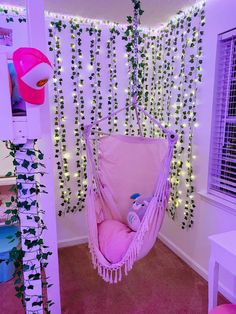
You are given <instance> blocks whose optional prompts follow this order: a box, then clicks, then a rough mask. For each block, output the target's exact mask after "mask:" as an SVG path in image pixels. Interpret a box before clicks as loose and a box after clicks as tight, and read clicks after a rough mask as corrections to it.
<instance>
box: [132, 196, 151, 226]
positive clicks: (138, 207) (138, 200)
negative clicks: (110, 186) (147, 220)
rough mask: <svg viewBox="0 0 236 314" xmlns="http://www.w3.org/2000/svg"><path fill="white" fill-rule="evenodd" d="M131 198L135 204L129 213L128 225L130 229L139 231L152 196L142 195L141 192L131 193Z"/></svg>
mask: <svg viewBox="0 0 236 314" xmlns="http://www.w3.org/2000/svg"><path fill="white" fill-rule="evenodd" d="M130 198H131V199H132V200H133V205H132V207H131V208H130V211H129V213H128V217H127V220H128V225H129V227H130V229H132V230H133V231H137V230H138V228H139V226H140V224H141V221H142V219H143V216H144V214H145V212H146V210H147V207H148V205H149V202H150V200H151V198H150V197H149V198H148V197H144V196H141V194H139V193H135V194H133V195H131V196H130Z"/></svg>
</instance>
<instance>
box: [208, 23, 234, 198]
mask: <svg viewBox="0 0 236 314" xmlns="http://www.w3.org/2000/svg"><path fill="white" fill-rule="evenodd" d="M226 43H228V46H229V45H230V48H228V47H227V49H230V54H229V61H228V68H226V64H225V63H227V61H225V60H226V59H225V60H223V61H222V51H223V49H225V48H224V45H226ZM228 53H229V52H228ZM233 61H234V64H233V63H232V62H233ZM222 64H224V65H225V68H224V69H222ZM233 65H234V66H235V67H236V28H235V29H232V30H230V31H227V32H224V33H222V34H219V35H218V45H217V58H216V75H215V87H214V103H213V112H212V133H211V149H210V158H209V173H208V193H209V194H212V195H215V196H217V197H219V198H221V199H223V200H224V201H229V202H231V203H233V204H236V184H235V186H234V185H232V186H230V185H227V183H228V182H230V179H229V181H227V179H226V181H224V182H223V179H222V172H223V169H222V167H223V166H222V159H223V157H222V154H223V152H222V151H223V149H224V150H225V151H226V153H225V151H224V159H227V158H229V157H228V156H227V154H230V153H231V154H232V150H233V152H234V144H233V148H232V149H231V148H228V147H227V148H224V144H225V141H226V139H227V134H226V127H227V125H228V126H229V123H232V125H233V126H232V128H234V124H235V128H236V115H235V116H233V117H231V116H229V115H228V111H229V104H230V100H229V98H230V88H231V86H232V85H231V84H232V82H233V80H232V76H231V74H232V70H233ZM235 74H236V71H235ZM224 75H225V79H224V80H223V79H222V76H223V78H224ZM226 77H227V78H226ZM234 81H236V76H235V77H234ZM225 83H226V84H227V85H226V86H227V87H226V92H224V93H225V94H226V98H225V100H222V98H223V99H224V97H223V95H222V90H225V89H224V88H225V86H224V87H223V84H225ZM235 88H236V84H235ZM235 93H236V91H235ZM235 97H236V96H235ZM235 107H236V101H235ZM232 130H233V131H232V134H233V135H234V132H235V131H234V129H232ZM217 131H218V133H219V134H220V135H216V134H217ZM228 134H230V133H228ZM230 135H231V134H230ZM233 140H234V139H233ZM235 140H236V133H235ZM235 148H236V146H235ZM229 149H231V152H230V153H229ZM225 155H226V156H225ZM233 155H234V153H233ZM217 156H219V157H217ZM231 156H232V155H230V157H231ZM232 159H233V162H232V163H233V165H232V163H231V164H230V166H229V165H228V164H227V162H228V161H227V162H226V165H227V166H226V165H224V167H225V169H226V170H225V172H226V175H227V174H228V175H229V173H228V172H230V171H231V169H230V170H229V167H232V169H233V175H234V171H235V178H236V168H235V167H236V152H235V158H234V156H233V158H232ZM234 161H235V165H234ZM231 165H232V166H231ZM234 168H235V169H234ZM231 174H232V172H231ZM223 175H224V174H223ZM226 178H228V176H227V177H226ZM233 180H234V177H233ZM231 182H232V180H231ZM217 186H218V187H217ZM224 187H226V188H225V190H227V187H228V191H223V189H224ZM230 189H232V190H234V189H235V193H234V191H231V192H229V190H230ZM234 194H235V195H234Z"/></svg>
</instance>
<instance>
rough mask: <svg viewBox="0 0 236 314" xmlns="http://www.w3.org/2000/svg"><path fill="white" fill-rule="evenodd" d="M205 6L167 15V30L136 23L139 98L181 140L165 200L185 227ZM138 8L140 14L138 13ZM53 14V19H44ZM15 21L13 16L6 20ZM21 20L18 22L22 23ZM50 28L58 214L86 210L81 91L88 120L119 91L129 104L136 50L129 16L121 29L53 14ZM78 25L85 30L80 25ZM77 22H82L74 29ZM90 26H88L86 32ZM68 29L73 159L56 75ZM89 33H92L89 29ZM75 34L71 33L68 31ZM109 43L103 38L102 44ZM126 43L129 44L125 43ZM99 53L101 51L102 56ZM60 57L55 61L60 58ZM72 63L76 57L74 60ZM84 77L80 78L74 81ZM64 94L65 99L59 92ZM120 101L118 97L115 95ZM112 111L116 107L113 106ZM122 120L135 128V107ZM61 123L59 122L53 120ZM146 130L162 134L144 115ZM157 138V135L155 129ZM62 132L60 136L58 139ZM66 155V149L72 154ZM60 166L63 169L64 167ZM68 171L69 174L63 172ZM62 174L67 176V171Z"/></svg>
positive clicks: (121, 127) (189, 214)
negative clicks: (120, 66) (122, 70)
mask: <svg viewBox="0 0 236 314" xmlns="http://www.w3.org/2000/svg"><path fill="white" fill-rule="evenodd" d="M133 2H134V4H135V5H136V9H137V10H141V8H140V1H137V0H133ZM204 5H205V3H204V2H202V4H200V5H195V6H194V7H193V8H191V10H189V11H186V12H180V13H179V15H178V16H176V18H175V19H173V20H171V21H170V22H169V23H168V24H167V25H166V26H165V27H164V28H162V29H160V30H158V31H157V32H155V31H152V30H150V31H147V30H144V29H141V28H139V29H138V31H139V38H140V42H139V51H138V56H139V60H140V61H142V62H141V63H139V65H138V74H139V83H140V86H139V101H140V103H141V104H142V105H143V106H144V107H145V108H146V109H147V110H148V111H149V112H151V113H152V115H154V117H155V118H157V119H159V120H160V121H162V122H163V124H164V125H165V126H168V127H170V128H172V129H175V130H176V132H177V133H178V134H179V142H178V143H177V146H176V149H175V155H174V159H173V162H172V169H171V178H170V180H171V183H172V193H171V197H170V202H169V209H168V211H169V213H170V215H171V217H173V218H174V217H175V213H176V210H177V209H178V210H179V209H181V208H183V209H184V220H183V224H182V227H183V228H189V227H191V225H192V223H193V211H194V207H195V204H194V177H195V176H194V174H193V168H192V164H193V158H195V156H193V151H192V137H193V132H194V127H195V126H197V121H196V109H197V103H196V94H197V86H198V84H199V82H201V79H202V72H201V66H202V42H201V41H202V35H203V27H204V24H205V12H204ZM140 13H142V11H141V12H140ZM1 14H3V15H6V14H7V15H6V16H7V17H8V16H9V17H12V18H13V21H14V20H17V19H18V18H19V17H21V16H22V15H23V14H22V12H20V13H19V15H18V16H17V15H16V14H15V13H14V12H10V10H8V11H7V12H4V10H2V11H1ZM49 19H51V18H49ZM11 22H12V21H11ZM19 22H22V21H19ZM51 22H52V24H51V26H50V28H49V49H50V50H52V51H53V53H54V54H55V59H54V61H55V71H56V72H55V74H56V76H55V78H54V80H55V82H54V103H55V107H56V108H55V109H56V111H55V112H54V113H53V116H54V121H55V126H54V132H55V138H56V139H55V155H56V158H57V167H58V170H57V171H58V178H59V185H60V191H61V192H60V196H61V209H60V210H59V214H63V213H66V212H68V213H69V212H74V211H76V210H81V209H83V208H84V199H85V193H86V177H85V173H86V172H85V168H86V158H85V154H84V149H85V147H84V143H83V141H82V139H81V128H83V124H84V122H85V106H86V103H87V100H86V95H84V90H87V89H88V88H91V96H92V107H91V111H92V112H91V115H90V118H91V120H92V121H93V120H94V119H96V118H99V117H100V116H101V112H102V109H103V108H104V105H105V106H106V104H108V108H107V109H108V111H109V112H111V111H112V110H114V109H115V106H116V107H117V106H119V105H118V94H119V95H121V94H123V97H124V101H125V98H126V102H127V103H130V101H131V96H132V93H133V91H132V85H133V84H132V80H133V71H132V68H133V62H134V59H133V50H132V45H133V43H132V40H133V33H132V25H131V22H132V18H128V22H129V25H128V28H127V29H124V28H122V27H121V26H120V25H117V24H112V26H111V24H109V23H107V22H104V23H101V22H97V21H93V22H92V21H89V20H80V21H78V20H76V19H74V20H73V23H67V22H66V20H64V19H63V18H61V19H60V18H53V20H52V21H51ZM82 24H83V27H82V26H81V25H82ZM79 25H80V26H79ZM102 27H103V28H107V29H108V30H109V32H110V38H109V46H105V48H106V49H107V55H106V56H107V59H108V65H109V69H108V76H109V83H108V84H109V87H108V94H107V99H108V102H107V101H104V100H105V97H104V98H103V96H102V95H103V93H104V85H102V84H103V82H102V81H101V75H100V73H101V69H102V66H103V60H102V58H101V55H100V53H101V49H102V45H104V43H103V39H102V37H101V32H102ZM86 28H87V31H86ZM66 29H69V30H70V31H72V33H71V65H70V67H68V68H70V76H71V75H72V76H73V79H72V81H73V89H72V91H71V94H72V102H73V103H74V114H75V116H74V128H73V132H72V133H70V134H71V135H72V136H74V138H75V145H76V153H75V154H76V158H75V160H73V158H70V159H69V158H67V154H68V151H67V150H68V149H67V141H68V139H67V136H66V128H68V125H67V124H66V121H63V115H64V108H63V106H65V104H64V98H63V97H64V95H63V86H64V83H63V81H64V78H63V76H62V74H61V71H60V70H61V67H62V62H64V60H63V61H62V62H60V58H62V57H63V56H62V55H61V45H62V44H64V43H62V42H61V39H60V37H61V36H63V34H64V31H65V30H66ZM82 32H87V33H88V35H89V37H88V38H90V39H89V45H90V48H91V49H90V53H89V58H90V61H91V62H92V64H93V65H92V66H91V67H92V68H91V70H90V73H89V75H88V77H89V76H91V80H89V81H88V82H89V85H88V82H87V80H86V77H85V75H87V74H85V69H87V64H85V63H84V58H83V49H82V46H81V44H82V42H83V39H82V37H81V36H82ZM89 33H90V34H89ZM72 35H73V36H74V38H73V36H72ZM122 37H123V38H124V40H126V44H124V45H126V49H128V51H127V52H126V59H125V60H124V61H125V62H124V63H126V70H127V74H128V75H129V77H130V79H129V80H128V82H127V86H126V88H125V90H122V91H121V90H120V86H119V85H120V84H118V82H119V79H120V78H119V73H118V72H117V68H116V67H117V60H118V58H123V55H122V56H121V55H120V54H118V53H117V51H116V49H117V41H118V40H120V39H121V38H122ZM105 45H107V43H106V44H105ZM127 45H128V46H127ZM103 57H104V55H103ZM57 59H59V60H57ZM72 61H73V62H72ZM58 71H59V72H58ZM78 77H79V78H80V77H82V79H81V80H80V79H79V78H78ZM61 96H62V97H61ZM119 100H120V96H119ZM113 108H114V109H113ZM124 119H125V120H124V122H123V123H122V124H118V118H117V119H114V120H113V121H110V123H111V124H110V125H109V126H108V128H110V129H111V130H112V131H113V130H114V131H119V132H124V133H126V134H130V135H134V134H135V133H136V132H137V126H136V124H135V122H134V121H135V120H134V111H133V110H129V111H128V110H127V112H126V114H125V117H124ZM58 124H60V125H58ZM142 124H143V131H144V133H145V135H146V136H150V135H151V136H156V135H158V134H159V131H158V130H156V129H154V128H153V127H152V126H151V125H149V123H148V121H147V120H146V119H145V118H144V120H143V121H142ZM160 135H161V134H160ZM58 137H59V138H58ZM69 153H70V154H71V152H69ZM72 161H73V162H76V169H77V171H76V173H75V174H74V176H75V177H76V179H75V180H76V181H77V185H78V194H77V203H76V206H74V205H72V196H71V187H72V182H73V180H72V178H73V174H71V173H70V170H69V164H70V163H71V162H72ZM61 170H62V171H61ZM68 173H69V175H68ZM65 174H66V175H65Z"/></svg>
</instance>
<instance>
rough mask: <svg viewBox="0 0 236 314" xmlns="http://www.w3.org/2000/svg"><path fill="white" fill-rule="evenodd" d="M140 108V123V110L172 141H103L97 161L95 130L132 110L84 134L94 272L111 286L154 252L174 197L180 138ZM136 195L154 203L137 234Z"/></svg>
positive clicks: (137, 138)
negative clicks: (131, 218) (133, 223)
mask: <svg viewBox="0 0 236 314" xmlns="http://www.w3.org/2000/svg"><path fill="white" fill-rule="evenodd" d="M134 106H135V109H136V116H137V118H138V111H141V112H143V113H144V114H145V115H146V116H148V117H149V118H150V119H151V121H152V122H154V123H155V124H156V125H157V126H159V127H160V128H161V129H162V131H163V132H164V134H165V135H166V138H157V139H154V138H147V137H143V136H126V135H114V134H113V135H105V136H101V137H98V138H97V141H98V142H97V148H98V156H97V158H96V161H95V158H94V155H93V143H94V141H93V140H92V139H91V131H92V129H93V127H94V126H96V125H98V123H100V122H102V121H104V120H106V119H108V118H109V117H111V116H114V115H116V114H117V113H118V112H120V111H122V110H125V109H126V107H124V108H122V109H120V110H118V111H116V112H114V113H113V114H112V115H109V116H107V117H105V118H103V119H101V120H99V121H96V122H94V123H92V124H90V125H88V126H86V127H85V130H84V138H85V142H86V154H87V160H88V168H87V174H88V191H87V198H86V207H87V218H88V227H89V248H90V252H91V255H92V261H93V265H94V268H97V269H98V274H99V275H100V276H101V277H102V278H103V279H104V280H105V281H106V282H109V283H117V282H118V281H120V280H121V279H122V275H123V273H125V275H127V273H128V272H129V271H130V270H131V269H132V267H133V264H134V262H135V261H136V260H138V259H140V258H142V257H144V256H145V255H146V254H147V253H148V252H149V251H150V250H151V248H152V246H153V245H154V243H155V241H156V238H157V235H158V232H159V230H160V227H161V224H162V221H163V218H164V213H165V209H166V206H167V203H168V199H169V193H170V184H169V181H168V177H169V169H170V162H171V158H172V154H173V147H174V145H175V143H176V141H177V136H176V135H175V134H174V133H172V132H170V131H169V130H167V129H166V128H164V127H163V126H162V125H161V124H160V123H159V122H158V121H157V120H155V119H154V118H153V117H152V116H151V115H150V114H148V113H147V112H146V111H145V110H144V109H143V108H142V107H141V106H139V105H138V104H136V105H134ZM138 122H139V118H138ZM139 125H140V123H139ZM95 132H96V131H95ZM135 192H138V193H140V194H142V195H143V196H146V197H149V198H150V199H151V200H150V202H149V204H148V206H147V209H146V212H145V214H144V217H143V219H142V221H141V224H140V226H139V228H138V230H137V231H136V232H135V231H132V230H131V229H130V228H129V227H128V226H127V214H128V212H129V208H130V207H131V205H132V200H131V199H130V195H132V194H133V193H135Z"/></svg>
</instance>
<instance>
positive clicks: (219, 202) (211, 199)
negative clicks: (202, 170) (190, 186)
mask: <svg viewBox="0 0 236 314" xmlns="http://www.w3.org/2000/svg"><path fill="white" fill-rule="evenodd" d="M198 194H199V195H200V197H201V199H202V200H204V201H206V202H207V203H209V204H211V205H214V206H216V207H218V208H220V209H221V210H224V211H226V212H227V213H230V214H232V215H235V216H236V205H235V204H233V203H231V202H229V201H226V200H223V199H222V198H220V197H217V196H215V195H213V194H210V193H207V192H204V191H200V192H198Z"/></svg>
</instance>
